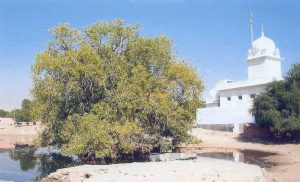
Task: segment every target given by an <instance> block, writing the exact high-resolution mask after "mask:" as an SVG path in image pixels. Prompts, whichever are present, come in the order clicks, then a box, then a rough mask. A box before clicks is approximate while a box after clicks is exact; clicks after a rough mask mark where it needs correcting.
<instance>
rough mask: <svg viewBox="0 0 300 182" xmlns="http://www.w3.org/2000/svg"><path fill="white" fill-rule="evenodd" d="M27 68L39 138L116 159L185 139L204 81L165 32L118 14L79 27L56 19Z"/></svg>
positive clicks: (81, 152)
mask: <svg viewBox="0 0 300 182" xmlns="http://www.w3.org/2000/svg"><path fill="white" fill-rule="evenodd" d="M51 32H52V33H53V35H54V38H53V40H52V41H50V42H49V46H48V48H47V49H46V50H45V51H43V52H42V53H40V54H38V55H37V57H36V62H35V64H34V65H33V67H32V73H33V81H34V88H33V90H32V94H33V96H34V100H33V111H34V115H35V117H36V118H38V119H40V120H41V121H43V122H44V124H45V125H46V126H47V128H46V130H45V131H44V132H43V134H42V135H41V143H42V144H44V145H58V146H60V147H62V151H63V152H65V153H69V154H77V155H79V156H81V157H83V158H97V157H100V158H104V157H111V158H116V157H118V156H119V155H121V154H132V153H133V152H135V151H149V150H150V149H152V148H153V147H160V148H162V147H161V144H162V143H165V142H161V141H168V142H169V144H172V145H175V144H177V143H179V142H184V141H187V140H189V139H190V136H189V135H188V131H189V130H190V129H191V128H192V126H193V124H194V119H195V111H196V109H197V108H199V107H201V106H202V101H201V99H200V95H201V92H202V90H203V85H202V82H201V80H200V78H199V77H198V75H197V73H196V70H195V69H194V68H191V67H190V66H189V65H188V64H187V63H185V62H182V61H178V60H176V59H175V56H174V55H173V52H172V48H171V46H172V44H171V41H170V40H169V39H167V38H166V37H165V36H158V37H155V38H145V37H141V36H139V34H138V26H130V25H129V26H127V25H125V24H124V22H123V21H121V20H116V21H114V22H97V23H95V24H93V25H92V26H89V27H87V28H86V29H85V30H84V31H83V32H79V31H78V30H76V29H71V28H70V27H69V26H68V25H67V24H61V25H59V26H58V27H56V28H54V29H52V30H51Z"/></svg>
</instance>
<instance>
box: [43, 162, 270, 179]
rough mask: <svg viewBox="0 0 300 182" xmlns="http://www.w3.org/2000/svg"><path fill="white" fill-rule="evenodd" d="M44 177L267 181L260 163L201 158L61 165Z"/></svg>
mask: <svg viewBox="0 0 300 182" xmlns="http://www.w3.org/2000/svg"><path fill="white" fill-rule="evenodd" d="M43 181H47V182H48V181H51V182H55V181H62V182H71V181H72V182H79V181H126V182H127V181H143V182H144V181H171V182H177V181H178V182H182V181H189V182H193V181H215V182H217V181H220V182H221V181H222V182H224V181H225V182H226V181H228V182H240V181H243V182H263V181H265V178H264V176H263V172H262V170H261V168H260V167H258V166H255V165H249V164H243V163H235V162H231V161H225V160H218V159H208V158H200V159H197V160H181V161H168V162H136V163H126V164H112V165H83V166H76V167H71V168H65V169H59V170H58V171H57V172H55V173H51V174H50V175H49V176H48V177H47V178H46V179H44V180H43Z"/></svg>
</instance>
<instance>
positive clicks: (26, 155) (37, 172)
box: [0, 147, 80, 181]
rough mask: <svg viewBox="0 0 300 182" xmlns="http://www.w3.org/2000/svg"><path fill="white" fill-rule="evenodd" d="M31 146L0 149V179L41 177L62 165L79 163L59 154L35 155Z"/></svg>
mask: <svg viewBox="0 0 300 182" xmlns="http://www.w3.org/2000/svg"><path fill="white" fill-rule="evenodd" d="M36 150H37V149H36V148H33V147H16V148H13V149H0V160H1V165H0V180H12V181H31V180H38V179H41V178H43V177H45V176H47V175H48V174H50V173H51V172H54V171H56V170H57V169H60V168H64V167H71V166H75V165H78V164H80V163H79V162H78V161H75V160H73V158H72V157H66V156H62V155H60V154H57V153H54V154H42V155H37V154H35V151H36Z"/></svg>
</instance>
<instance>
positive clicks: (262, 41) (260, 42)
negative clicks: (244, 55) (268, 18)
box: [253, 34, 276, 51]
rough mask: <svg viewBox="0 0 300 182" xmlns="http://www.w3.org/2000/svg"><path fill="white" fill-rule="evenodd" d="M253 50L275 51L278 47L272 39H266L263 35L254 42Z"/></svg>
mask: <svg viewBox="0 0 300 182" xmlns="http://www.w3.org/2000/svg"><path fill="white" fill-rule="evenodd" d="M253 49H256V50H272V51H274V50H275V49H276V46H275V43H274V41H273V40H272V39H270V38H268V37H265V36H264V34H262V35H261V37H259V38H258V39H256V40H255V41H254V42H253Z"/></svg>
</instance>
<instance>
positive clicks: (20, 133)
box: [0, 125, 41, 146]
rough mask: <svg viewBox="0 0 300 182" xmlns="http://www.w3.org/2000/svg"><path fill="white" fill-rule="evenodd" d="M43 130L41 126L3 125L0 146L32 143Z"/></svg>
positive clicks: (0, 129)
mask: <svg viewBox="0 0 300 182" xmlns="http://www.w3.org/2000/svg"><path fill="white" fill-rule="evenodd" d="M40 131H41V126H39V125H33V126H20V127H15V126H11V127H5V128H4V127H1V128H0V146H1V145H6V144H11V145H13V144H17V143H20V144H32V143H33V140H34V139H35V138H36V137H37V136H38V133H39V132H40Z"/></svg>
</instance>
